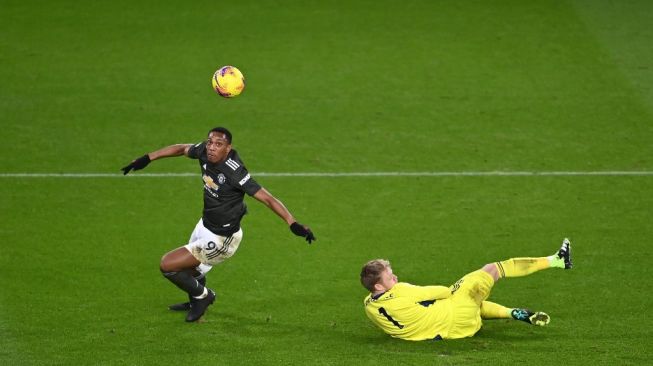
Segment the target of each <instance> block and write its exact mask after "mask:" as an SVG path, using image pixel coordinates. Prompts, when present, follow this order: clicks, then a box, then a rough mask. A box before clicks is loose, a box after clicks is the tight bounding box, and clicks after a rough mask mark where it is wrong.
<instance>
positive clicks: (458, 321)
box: [361, 239, 572, 341]
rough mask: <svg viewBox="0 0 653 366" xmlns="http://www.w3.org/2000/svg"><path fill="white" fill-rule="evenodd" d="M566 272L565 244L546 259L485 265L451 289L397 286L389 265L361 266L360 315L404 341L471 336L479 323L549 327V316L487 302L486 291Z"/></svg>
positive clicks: (374, 262)
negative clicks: (513, 280)
mask: <svg viewBox="0 0 653 366" xmlns="http://www.w3.org/2000/svg"><path fill="white" fill-rule="evenodd" d="M571 267H572V263H571V243H570V242H569V240H568V239H565V240H564V241H563V242H562V247H561V248H560V250H558V252H557V253H556V254H554V255H552V256H549V257H541V258H512V259H508V260H505V261H501V262H495V263H490V264H486V265H485V266H483V268H481V269H479V270H477V271H474V272H472V273H469V274H467V275H466V276H464V277H463V278H461V279H460V280H458V281H457V282H456V283H455V284H453V285H452V286H451V287H444V286H414V285H411V284H408V283H404V282H397V276H395V275H394V274H393V273H392V268H391V267H390V262H388V261H386V260H383V259H376V260H372V261H369V262H368V263H367V264H365V266H364V267H363V270H362V271H361V283H362V284H363V286H364V287H365V288H366V289H367V290H369V291H370V294H369V295H368V296H367V297H366V298H365V300H364V305H365V313H366V315H367V316H368V317H369V318H370V320H372V323H374V324H375V325H377V326H378V327H379V328H381V329H382V330H383V331H384V332H386V333H388V334H389V335H391V336H392V337H395V338H401V339H406V340H410V341H421V340H427V339H433V340H439V339H456V338H464V337H471V336H473V335H474V334H476V332H478V330H479V329H481V324H482V319H515V320H521V321H524V322H526V323H529V324H533V325H538V326H543V325H546V324H548V323H549V316H548V315H547V314H545V313H543V312H532V311H530V310H528V309H519V308H507V307H504V306H502V305H499V304H496V303H493V302H490V301H487V298H488V296H489V295H490V291H491V290H492V286H494V283H495V282H496V281H498V280H499V279H501V278H506V277H521V276H526V275H529V274H531V273H533V272H537V271H541V270H543V269H548V268H564V269H571Z"/></svg>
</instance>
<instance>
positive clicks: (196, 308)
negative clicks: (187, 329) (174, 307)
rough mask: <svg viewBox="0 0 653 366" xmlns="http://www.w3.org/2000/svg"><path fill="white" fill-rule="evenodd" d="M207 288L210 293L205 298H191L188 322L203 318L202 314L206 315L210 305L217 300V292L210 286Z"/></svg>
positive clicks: (187, 316)
mask: <svg viewBox="0 0 653 366" xmlns="http://www.w3.org/2000/svg"><path fill="white" fill-rule="evenodd" d="M206 290H207V292H208V293H207V295H206V297H205V298H203V299H196V298H193V299H192V300H191V302H190V310H189V311H188V314H187V315H186V321H187V322H194V321H197V320H199V318H201V317H202V315H204V313H205V312H206V309H207V308H208V307H209V305H211V304H213V301H215V292H213V290H211V289H209V288H207V289H206Z"/></svg>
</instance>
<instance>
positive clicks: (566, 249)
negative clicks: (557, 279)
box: [558, 238, 573, 269]
mask: <svg viewBox="0 0 653 366" xmlns="http://www.w3.org/2000/svg"><path fill="white" fill-rule="evenodd" d="M558 258H560V259H563V260H564V261H565V269H571V267H573V264H572V263H571V242H570V241H569V239H567V238H565V240H563V241H562V246H561V247H560V250H558Z"/></svg>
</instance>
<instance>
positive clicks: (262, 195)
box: [254, 188, 316, 244]
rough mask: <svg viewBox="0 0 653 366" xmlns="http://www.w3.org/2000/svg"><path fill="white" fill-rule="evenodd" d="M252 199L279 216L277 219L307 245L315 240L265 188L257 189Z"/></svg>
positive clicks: (306, 228)
mask: <svg viewBox="0 0 653 366" xmlns="http://www.w3.org/2000/svg"><path fill="white" fill-rule="evenodd" d="M254 198H256V199H257V200H258V201H260V202H261V203H263V204H264V205H266V206H268V207H269V208H270V209H271V210H272V211H274V213H276V214H277V215H279V217H281V218H282V219H283V220H284V221H285V222H286V223H287V224H288V225H290V231H292V232H293V234H295V235H297V236H301V237H303V238H305V239H306V241H307V242H308V243H309V244H311V242H313V241H314V240H316V239H315V235H313V232H312V231H311V229H310V228H309V227H308V226H306V225H302V224H300V223H298V222H297V220H295V218H294V217H293V215H292V214H291V213H290V211H288V209H287V208H286V206H284V205H283V203H281V201H279V200H278V199H277V198H276V197H274V196H273V195H272V194H270V192H268V191H267V190H266V189H265V188H261V189H259V190H258V192H256V193H255V194H254Z"/></svg>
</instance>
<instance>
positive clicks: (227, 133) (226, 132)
mask: <svg viewBox="0 0 653 366" xmlns="http://www.w3.org/2000/svg"><path fill="white" fill-rule="evenodd" d="M211 132H219V133H224V135H225V136H226V137H227V141H228V142H229V144H230V145H231V132H229V130H227V129H226V128H224V127H216V128H213V129H211V131H209V133H208V135H210V134H211Z"/></svg>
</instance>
